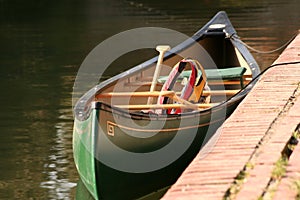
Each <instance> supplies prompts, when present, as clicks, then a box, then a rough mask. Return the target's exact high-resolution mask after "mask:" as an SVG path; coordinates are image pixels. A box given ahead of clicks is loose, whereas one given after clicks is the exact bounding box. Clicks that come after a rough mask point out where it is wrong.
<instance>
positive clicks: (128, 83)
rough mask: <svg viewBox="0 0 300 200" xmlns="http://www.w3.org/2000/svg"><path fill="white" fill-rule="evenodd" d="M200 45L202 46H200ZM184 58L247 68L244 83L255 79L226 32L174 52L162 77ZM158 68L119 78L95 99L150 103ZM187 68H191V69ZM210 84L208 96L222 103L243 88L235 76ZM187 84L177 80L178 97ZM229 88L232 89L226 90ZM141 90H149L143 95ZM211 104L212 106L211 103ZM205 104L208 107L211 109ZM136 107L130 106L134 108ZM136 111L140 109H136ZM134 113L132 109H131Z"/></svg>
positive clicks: (207, 65)
mask: <svg viewBox="0 0 300 200" xmlns="http://www.w3.org/2000/svg"><path fill="white" fill-rule="evenodd" d="M199 46H200V47H199ZM202 48H203V49H202ZM184 58H192V59H195V60H197V61H199V63H200V64H201V65H202V66H203V67H204V68H205V69H227V68H234V67H243V68H245V69H246V72H245V73H244V75H243V77H242V78H243V85H246V84H247V83H249V81H251V80H252V72H251V69H250V66H249V65H248V63H247V62H246V60H245V59H244V58H243V56H242V55H241V53H240V52H239V51H238V49H237V48H236V47H235V46H234V45H233V44H232V41H231V39H230V38H228V37H227V36H226V34H225V33H224V32H221V33H220V32H217V33H213V34H212V33H210V34H209V35H206V36H204V37H202V38H200V39H199V40H198V41H197V43H195V44H193V45H190V46H189V47H187V48H185V49H184V50H182V51H181V52H179V53H177V54H171V55H170V56H168V57H166V58H165V59H164V61H163V63H162V68H161V71H160V74H159V75H160V77H163V76H166V77H167V76H168V75H169V73H170V71H171V70H172V67H174V66H175V65H176V63H178V62H179V61H180V60H182V59H184ZM155 68H156V63H153V64H152V65H151V66H149V67H148V68H147V69H145V70H143V71H140V72H138V73H135V74H132V75H130V76H127V77H125V78H123V79H120V80H118V81H116V82H115V83H114V84H113V85H111V86H110V87H106V88H105V89H104V90H102V91H99V92H98V94H96V95H95V99H94V101H101V102H103V103H106V104H109V105H113V106H114V105H124V104H125V105H146V104H147V100H148V98H149V95H151V94H149V90H150V86H151V83H152V78H153V74H154V71H155ZM186 70H189V69H188V68H187V69H186ZM207 83H208V85H209V87H210V89H211V93H209V92H207V91H205V92H204V94H203V95H204V96H205V94H206V96H208V95H211V102H210V103H218V102H222V101H226V100H227V99H228V98H230V97H231V96H233V95H234V94H235V93H237V92H238V91H239V90H240V89H242V88H241V86H240V83H241V81H240V80H239V79H232V80H226V81H223V80H222V79H221V78H219V79H217V80H208V82H207ZM162 85H163V83H161V82H158V83H157V84H156V87H155V91H160V90H161V88H162ZM183 87H184V84H183V83H182V82H180V81H178V82H176V84H175V86H174V88H173V90H174V91H175V92H176V94H177V95H178V96H180V91H181V90H182V88H183ZM226 91H228V92H226ZM126 92H127V93H128V92H129V93H132V92H139V95H134V94H132V95H128V97H125V96H120V95H119V96H118V94H122V93H126ZM141 92H145V94H144V95H142V93H141ZM107 93H111V94H112V93H114V94H116V95H111V96H107V95H106V96H105V95H104V96H103V95H102V94H107ZM157 97H158V95H156V96H155V95H154V97H152V98H153V102H154V104H155V102H156V101H157ZM207 107H210V106H207ZM207 107H204V108H207ZM131 108H132V107H129V108H127V109H129V110H131ZM135 110H136V109H135ZM130 112H131V111H130Z"/></svg>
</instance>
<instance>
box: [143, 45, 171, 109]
mask: <svg viewBox="0 0 300 200" xmlns="http://www.w3.org/2000/svg"><path fill="white" fill-rule="evenodd" d="M156 50H157V51H158V52H159V56H158V60H157V64H156V68H155V72H154V75H153V79H152V83H151V87H150V92H153V91H154V90H155V86H156V84H157V79H158V76H159V73H160V70H161V64H162V62H163V59H164V55H165V52H166V51H168V50H170V46H167V45H161V46H157V47H156ZM152 102H153V97H149V98H148V102H147V104H152Z"/></svg>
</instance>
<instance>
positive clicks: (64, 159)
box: [40, 110, 76, 199]
mask: <svg viewBox="0 0 300 200" xmlns="http://www.w3.org/2000/svg"><path fill="white" fill-rule="evenodd" d="M69 112H70V110H67V113H66V110H64V111H62V113H61V116H63V118H66V116H68V114H70V113H69ZM69 116H72V115H69ZM67 118H69V117H67ZM71 127H72V122H59V123H57V124H56V126H55V128H56V138H55V144H54V145H53V146H52V148H51V149H50V155H49V156H48V159H47V161H46V163H45V164H44V171H43V173H44V174H46V176H47V178H46V180H47V181H43V182H41V184H40V187H41V188H45V189H48V198H49V199H73V196H74V187H75V186H76V182H72V180H70V179H69V177H74V176H76V174H74V173H72V170H70V169H73V168H74V165H73V164H72V162H70V161H71V160H72V156H71V155H72V152H71V151H70V150H71V149H72V143H71V141H72V139H71V135H72V128H71ZM73 180H74V179H73Z"/></svg>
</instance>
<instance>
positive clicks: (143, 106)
mask: <svg viewBox="0 0 300 200" xmlns="http://www.w3.org/2000/svg"><path fill="white" fill-rule="evenodd" d="M214 105H216V104H192V105H187V104H161V105H159V104H151V105H147V104H141V105H114V106H115V107H118V108H122V109H127V110H146V109H172V108H186V109H195V107H196V108H198V109H199V108H202V109H204V108H210V107H212V106H214Z"/></svg>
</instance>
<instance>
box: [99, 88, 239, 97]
mask: <svg viewBox="0 0 300 200" xmlns="http://www.w3.org/2000/svg"><path fill="white" fill-rule="evenodd" d="M239 91H240V90H211V91H203V93H202V95H203V96H209V95H215V96H222V95H227V96H232V95H235V94H236V93H238V92H239ZM173 94H174V91H162V92H160V91H154V92H108V93H101V94H98V95H96V99H101V98H111V97H158V96H159V95H161V96H171V95H173ZM176 94H177V95H179V94H180V93H177V92H176Z"/></svg>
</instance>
